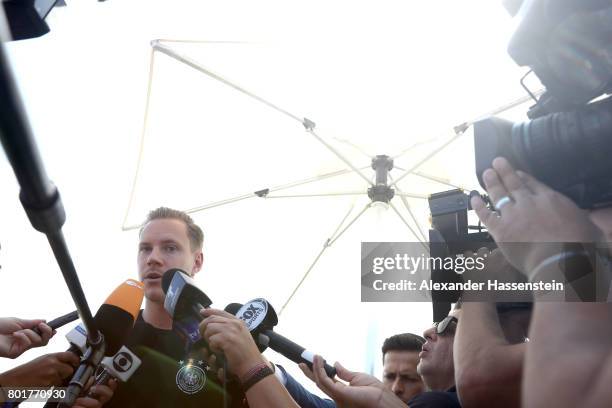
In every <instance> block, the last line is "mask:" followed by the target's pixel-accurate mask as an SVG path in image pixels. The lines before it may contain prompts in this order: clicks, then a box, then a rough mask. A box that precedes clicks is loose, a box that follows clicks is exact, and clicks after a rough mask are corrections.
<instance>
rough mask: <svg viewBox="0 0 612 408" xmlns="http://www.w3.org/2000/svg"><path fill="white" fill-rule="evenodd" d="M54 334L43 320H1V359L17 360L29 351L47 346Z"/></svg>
mask: <svg viewBox="0 0 612 408" xmlns="http://www.w3.org/2000/svg"><path fill="white" fill-rule="evenodd" d="M36 329H38V331H37V330H36ZM53 334H54V331H53V329H51V327H49V326H48V325H47V324H46V323H45V322H44V320H41V319H34V320H25V319H19V318H16V317H3V318H0V357H8V358H17V357H19V356H20V355H21V354H23V353H24V352H25V351H26V350H28V349H31V348H33V347H41V346H45V345H46V344H47V343H48V342H49V339H50V338H51V337H52V336H53Z"/></svg>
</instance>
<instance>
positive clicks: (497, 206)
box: [495, 196, 514, 212]
mask: <svg viewBox="0 0 612 408" xmlns="http://www.w3.org/2000/svg"><path fill="white" fill-rule="evenodd" d="M513 202H514V200H513V199H512V198H510V197H509V196H503V197H502V198H500V199H499V200H497V202H496V203H495V209H496V210H497V212H501V209H502V208H503V207H504V206H505V205H506V204H509V203H513Z"/></svg>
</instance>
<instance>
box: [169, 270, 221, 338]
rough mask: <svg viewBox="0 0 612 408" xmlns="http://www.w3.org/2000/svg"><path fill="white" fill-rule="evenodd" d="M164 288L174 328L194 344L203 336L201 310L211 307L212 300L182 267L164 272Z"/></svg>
mask: <svg viewBox="0 0 612 408" xmlns="http://www.w3.org/2000/svg"><path fill="white" fill-rule="evenodd" d="M162 290H163V291H164V293H165V294H166V299H165V301H164V309H166V311H167V312H168V314H170V316H171V317H172V329H173V330H175V331H176V332H177V333H178V334H179V335H181V337H183V338H184V340H185V341H187V342H188V346H192V345H193V344H195V343H196V342H198V340H200V338H201V336H200V327H199V326H200V322H201V321H202V320H203V319H204V318H203V317H202V315H201V314H200V310H202V309H206V308H208V307H210V305H211V304H212V301H211V300H210V298H209V297H208V296H206V294H205V293H204V292H202V291H201V290H200V289H199V288H198V287H197V286H196V284H195V281H194V280H193V279H192V278H191V277H190V276H189V275H187V273H186V272H185V271H182V270H181V269H176V268H175V269H169V270H168V271H166V273H164V275H163V276H162Z"/></svg>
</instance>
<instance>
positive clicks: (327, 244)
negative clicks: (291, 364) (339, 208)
mask: <svg viewBox="0 0 612 408" xmlns="http://www.w3.org/2000/svg"><path fill="white" fill-rule="evenodd" d="M371 206H372V203H367V204H366V206H365V207H364V208H363V210H361V211H360V212H359V214H357V215H356V216H355V218H353V219H352V220H351V222H349V223H348V225H347V226H346V227H345V228H344V229H343V230H342V231H340V232H339V233H338V230H340V228H342V225H344V223H345V222H346V219H347V218H348V217H349V215H350V214H351V212H353V208H354V207H355V204H353V205H352V206H351V208H350V209H349V210H348V212H347V213H346V215H345V216H344V218H342V221H341V222H340V224H338V227H337V228H336V230H335V231H334V233H333V234H332V236H331V237H330V238H327V240H325V243H324V244H323V248H322V249H321V251H320V252H319V254H318V255H317V257H316V258H315V260H314V261H313V262H312V264H311V265H310V267H309V268H308V270H307V271H306V273H304V276H302V279H300V281H299V282H298V284H297V286H296V287H295V288H294V289H293V291H292V292H291V294H290V295H289V297H288V298H287V300H286V301H285V303H284V304H283V306H282V307H281V309H280V312H278V314H279V316H280V315H281V314H282V313H283V311H284V310H285V308H286V307H287V305H288V304H289V302H291V299H293V296H294V295H295V294H296V292H297V291H298V289H299V288H300V287H301V286H302V284H303V283H304V281H305V280H306V278H307V277H308V275H309V274H310V271H312V269H313V268H314V267H315V265H316V264H317V262H318V261H319V259H320V258H321V256H322V255H323V253H324V252H325V250H326V249H327V248H329V247H330V246H332V244H333V243H334V242H336V241H337V240H338V238H340V236H342V234H344V233H345V232H346V230H348V229H349V228H350V227H351V225H353V224H354V223H355V221H357V220H358V219H359V217H361V216H362V215H363V213H364V212H366V210H367V209H368V208H370V207H371Z"/></svg>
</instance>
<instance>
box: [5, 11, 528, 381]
mask: <svg viewBox="0 0 612 408" xmlns="http://www.w3.org/2000/svg"><path fill="white" fill-rule="evenodd" d="M499 3H500V2H497V1H490V0H471V1H462V2H459V1H456V0H454V1H453V0H446V1H442V0H438V1H431V0H430V1H423V2H414V1H412V2H407V1H400V0H397V1H390V0H382V1H380V0H379V1H376V2H374V1H309V2H297V1H258V2H250V1H226V2H213V1H203V0H199V1H186V0H180V1H179V0H174V1H151V0H147V1H145V0H140V1H135V0H132V1H130V2H124V1H117V0H109V1H107V2H105V3H98V2H95V1H92V0H87V1H85V0H81V1H78V2H77V1H68V7H66V8H57V9H55V10H53V11H52V12H51V14H50V16H49V18H48V22H49V25H50V27H51V32H50V33H49V34H48V35H46V36H44V37H41V38H39V39H33V40H28V41H22V42H16V43H10V44H8V45H7V48H8V51H9V55H10V57H11V59H12V62H13V65H14V69H15V72H16V76H17V77H18V83H19V86H20V88H21V90H22V92H23V97H24V101H25V103H26V106H27V110H28V113H29V116H30V121H31V124H32V127H33V130H34V133H35V135H36V138H37V140H38V143H39V147H40V150H41V154H42V157H43V160H44V162H45V164H46V167H47V171H48V174H49V175H50V177H51V178H52V179H53V180H54V181H55V183H56V184H57V186H58V187H59V190H60V192H61V194H62V198H63V202H64V205H65V207H66V212H67V214H68V220H67V222H66V225H65V228H64V232H65V235H66V237H67V240H68V242H69V245H70V249H71V253H72V256H73V259H74V261H75V264H76V266H77V269H78V271H79V276H80V279H81V282H82V284H83V287H84V290H85V293H86V295H87V298H88V300H89V302H90V306H91V309H92V311H93V312H94V313H95V311H96V310H97V307H98V305H99V304H100V303H101V302H102V301H103V300H104V298H105V297H106V296H107V295H108V294H109V293H110V292H111V291H112V290H113V289H114V288H115V287H116V286H117V285H118V284H119V283H120V282H121V281H123V280H125V279H127V278H130V277H132V278H133V277H136V275H137V272H136V268H135V255H136V243H137V234H136V233H135V232H134V231H129V232H122V230H121V225H122V223H123V217H124V214H125V212H126V209H127V206H128V197H129V193H130V190H131V185H132V181H133V177H134V173H135V170H136V162H137V161H136V158H137V155H138V150H139V145H140V135H141V131H142V123H143V115H144V112H145V101H146V89H147V79H148V70H149V58H150V53H151V47H150V45H149V42H150V41H151V40H153V39H158V38H164V39H191V40H206V41H213V42H214V41H218V42H227V41H233V42H238V43H222V44H219V43H207V44H171V46H172V47H173V48H175V49H176V50H178V51H179V52H180V53H182V54H183V55H187V56H189V57H191V58H193V59H196V60H197V61H199V62H200V63H202V64H203V65H205V66H207V67H209V68H211V69H213V70H214V71H216V72H218V73H219V74H222V75H224V76H227V77H228V78H231V79H233V80H235V81H236V82H237V83H239V84H241V85H243V86H245V87H246V88H248V89H250V90H252V91H253V92H255V93H257V94H259V95H260V96H263V97H265V98H267V99H269V100H270V101H271V102H273V103H275V104H278V105H279V106H281V107H282V108H284V109H287V110H288V111H290V112H291V113H293V114H295V115H297V116H299V117H304V116H305V117H308V118H309V119H312V120H313V121H315V122H316V123H317V131H318V132H319V133H320V134H321V135H322V136H324V137H327V138H334V137H335V138H341V139H347V140H350V142H351V143H353V144H355V145H359V146H360V147H361V148H363V149H365V150H366V151H367V152H371V154H392V155H393V154H397V153H398V152H401V151H402V150H403V149H405V148H407V147H409V146H411V145H413V144H415V143H418V142H421V141H424V140H429V139H431V138H435V137H442V138H446V137H450V136H451V135H452V127H453V126H455V125H457V124H460V123H462V122H464V121H467V120H471V119H474V118H476V117H478V116H480V115H482V114H485V113H487V112H488V111H490V110H492V109H495V108H497V107H498V106H501V105H503V104H505V103H507V102H509V101H512V100H514V99H516V98H518V97H520V96H523V94H524V92H523V90H522V89H521V87H520V86H519V82H518V81H519V78H520V76H521V73H522V72H523V69H520V68H518V67H516V66H515V65H514V63H513V62H512V61H511V60H510V58H509V57H507V56H506V53H505V47H506V43H507V40H508V38H509V34H510V32H511V24H512V20H511V19H510V18H509V17H508V16H507V14H506V13H505V10H504V9H503V7H502V6H501V4H499ZM152 89H153V92H152V95H151V105H150V114H149V121H148V123H147V132H146V141H145V148H144V157H143V162H142V171H141V175H140V177H139V179H138V183H137V188H136V191H135V201H134V205H133V207H132V209H131V210H130V213H129V214H128V223H138V222H139V221H140V220H142V218H143V216H144V214H145V212H146V211H147V210H149V209H151V208H154V207H156V206H158V205H160V204H166V205H173V206H176V207H179V208H183V209H186V208H192V207H195V206H199V205H203V204H206V203H209V202H212V201H215V200H218V199H223V198H228V197H231V196H233V195H239V194H244V193H247V192H252V191H255V190H258V189H261V188H264V187H270V186H272V185H275V184H283V183H286V182H291V181H295V180H299V179H303V178H308V177H311V176H314V175H315V174H321V173H325V172H329V171H334V170H340V169H344V168H345V165H344V164H343V163H341V162H340V161H339V160H338V159H337V158H335V157H334V156H333V155H331V154H330V153H329V151H327V150H326V149H325V148H324V147H323V146H322V145H320V144H319V143H318V142H317V141H316V140H315V139H314V138H312V136H310V135H309V134H307V133H305V132H304V131H303V128H302V127H301V125H300V124H299V123H298V122H295V121H292V120H291V119H287V117H285V116H283V115H281V114H279V113H277V112H276V111H273V110H270V109H269V108H266V107H263V106H262V105H261V104H259V103H256V102H254V101H253V100H251V99H249V98H246V97H244V96H243V95H241V94H238V93H236V92H235V91H233V90H231V89H229V88H228V87H226V86H223V85H220V84H218V83H216V82H214V81H212V80H211V79H210V78H208V77H206V76H204V75H203V74H201V73H198V72H195V71H194V70H192V69H190V68H187V67H185V66H184V65H181V64H180V63H178V62H176V61H175V60H172V59H170V58H168V57H167V56H165V55H161V54H156V57H155V70H154V73H153V87H152ZM520 111H521V110H520V109H519V110H515V111H514V112H511V113H510V114H509V116H510V117H513V118H514V119H519V118H521V112H520ZM440 140H441V139H440ZM333 143H335V146H337V147H338V148H339V149H342V151H343V153H344V154H346V155H347V156H348V157H350V158H351V160H354V161H355V163H356V164H357V165H358V166H367V165H369V159H368V158H367V157H365V156H363V155H361V154H360V153H359V152H358V151H357V150H356V149H354V148H352V147H350V146H348V144H346V143H338V142H337V141H334V142H333ZM436 143H437V144H439V140H438V141H437V142H432V143H428V144H425V145H421V146H420V147H417V148H414V149H412V150H410V151H409V152H408V153H406V154H404V155H403V156H402V157H401V158H398V159H397V160H396V166H400V167H403V168H408V167H410V165H412V164H415V163H417V162H418V161H419V160H420V159H421V158H423V157H424V156H425V155H426V154H427V152H429V151H431V150H433V148H435V146H437V144H436ZM472 151H473V146H472V141H471V132H468V133H466V135H465V136H463V138H462V139H460V140H459V141H457V142H455V144H453V145H451V146H450V147H449V148H448V149H446V150H445V151H444V152H443V153H442V154H441V155H439V156H437V157H436V159H435V160H433V161H432V162H431V163H428V164H426V165H424V166H423V167H422V168H421V170H423V171H427V172H429V173H430V174H435V175H438V176H440V177H446V178H448V179H449V180H451V181H453V182H456V183H459V184H460V185H462V186H465V187H468V188H475V187H476V183H475V180H474V176H473V152H472ZM368 174H371V173H368ZM400 174H402V173H401V172H397V171H395V172H394V173H393V175H394V176H395V177H398V176H399V175H400ZM0 185H1V186H2V193H3V194H2V200H0V226H1V228H0V244H1V245H2V247H1V250H0V265H1V266H2V268H1V269H0V273H2V275H3V277H2V282H3V285H4V288H5V290H4V291H3V293H4V296H3V297H2V298H1V300H0V302H1V304H2V310H3V313H2V314H4V315H18V316H21V317H32V318H33V317H41V318H47V319H52V318H54V317H57V316H59V315H61V314H64V313H66V312H68V311H70V310H73V309H74V306H73V304H72V300H71V298H70V296H69V294H68V291H67V289H66V286H65V284H64V282H63V279H62V276H61V273H60V271H59V269H58V268H57V266H56V263H55V261H54V259H53V258H52V255H51V252H50V249H49V246H48V244H47V243H46V241H45V239H44V237H43V235H41V234H40V233H38V232H35V231H34V230H33V229H32V228H31V227H30V224H29V222H28V221H27V219H26V216H25V213H24V211H23V210H22V208H21V207H20V205H19V201H18V188H17V186H16V182H15V181H14V177H13V174H12V171H11V169H10V167H9V166H8V164H7V163H6V161H5V159H4V158H2V159H0ZM355 189H358V190H360V191H365V184H364V183H363V182H362V181H361V180H360V179H359V178H357V177H356V176H354V175H350V176H347V177H343V178H338V179H332V180H331V181H329V182H326V183H323V184H320V185H317V184H314V185H312V186H309V187H308V188H307V189H303V190H295V191H294V192H302V193H303V192H329V191H353V190H355ZM402 189H403V190H404V191H406V192H419V193H422V194H429V193H433V192H438V191H444V190H447V189H449V188H448V187H445V186H443V185H439V184H436V183H432V182H425V183H424V182H423V181H422V180H421V179H416V178H412V179H411V178H406V179H405V181H404V184H402ZM366 202H367V200H365V201H364V199H363V198H361V199H360V200H358V201H357V202H356V211H357V209H361V208H362V207H363V205H365V203H366ZM394 202H395V203H396V205H397V206H401V202H399V201H394ZM350 203H351V199H347V198H311V199H310V198H309V199H278V200H255V199H251V200H247V201H242V202H240V203H235V204H232V205H228V206H225V207H219V208H215V209H212V210H207V211H204V212H200V213H198V214H195V218H196V221H197V222H198V223H200V224H201V225H202V226H203V228H204V230H205V235H206V238H205V241H206V242H205V268H204V270H203V271H202V272H201V273H200V275H199V276H198V277H197V280H198V282H199V283H200V286H201V288H202V289H203V290H204V291H205V292H206V293H207V294H208V295H209V296H210V297H211V298H212V300H213V301H215V305H216V306H217V307H220V308H222V307H224V306H225V305H226V304H227V303H230V302H236V301H239V302H245V301H246V300H248V299H251V298H254V297H266V298H267V299H269V300H270V301H271V302H272V304H273V305H274V306H275V307H276V309H277V310H279V309H280V307H281V306H282V304H283V303H284V301H285V300H286V298H287V296H288V295H289V293H290V292H291V290H292V288H293V287H294V286H295V284H296V283H297V281H298V280H299V279H300V277H301V276H302V275H303V273H304V272H305V271H306V269H307V268H308V266H309V265H310V263H311V262H312V260H313V259H314V257H315V256H316V255H317V254H318V252H319V251H320V249H321V247H322V244H323V242H324V241H325V239H326V238H327V237H329V236H330V234H331V233H332V232H333V231H334V230H335V229H336V226H337V224H338V223H339V222H340V220H341V219H342V218H343V216H344V215H345V213H346V211H347V210H348V208H349V206H350ZM410 203H411V205H413V206H414V207H413V208H414V209H415V213H416V216H417V218H418V221H419V223H420V224H421V227H422V228H427V218H428V214H427V205H426V202H425V201H424V200H411V201H410ZM405 216H406V217H407V215H405ZM375 225H378V227H377V228H375V227H374V226H375ZM377 240H378V241H401V240H406V241H414V240H415V238H414V237H413V236H412V235H411V234H410V233H409V231H408V230H407V229H406V227H405V226H404V225H403V224H402V223H401V222H400V221H399V219H398V218H397V217H396V216H395V214H394V213H392V211H387V212H386V213H381V214H376V213H374V212H372V213H371V214H369V215H367V216H364V218H362V219H361V220H360V221H359V222H358V223H357V224H355V226H354V227H353V228H352V229H351V230H349V232H347V234H346V235H344V236H343V237H342V238H341V239H340V240H339V241H337V242H336V243H335V244H334V245H333V246H332V247H331V249H329V250H328V252H326V254H325V255H324V256H323V257H322V258H321V261H320V262H319V263H318V264H317V266H316V267H315V269H314V270H313V271H312V273H311V276H310V277H309V278H308V279H307V280H306V283H305V284H304V286H303V287H302V289H301V290H300V291H299V292H298V294H297V295H296V297H295V298H294V300H293V301H292V303H291V304H290V305H289V307H288V308H287V310H286V312H285V313H284V314H283V315H282V316H281V317H280V324H279V326H278V331H279V332H280V333H282V334H284V335H286V336H287V337H289V338H292V339H293V340H295V341H296V342H298V343H300V344H302V345H304V346H307V347H309V348H310V349H312V350H313V351H316V352H320V353H321V354H323V355H324V356H326V358H327V359H329V360H332V361H334V360H339V361H342V362H343V363H344V364H345V366H347V367H349V368H352V369H355V370H369V369H370V367H371V365H372V364H374V373H375V374H376V375H378V376H379V375H380V373H381V369H380V354H379V353H380V352H379V349H380V345H381V343H382V340H383V339H384V338H385V337H388V336H389V335H392V334H395V333H398V332H404V331H410V332H415V333H421V332H422V331H423V330H424V329H425V328H427V327H428V325H430V324H431V306H430V304H428V303H422V304H413V303H393V304H372V303H368V304H364V303H361V302H360V286H359V282H360V272H359V267H360V246H359V243H360V242H361V241H377ZM65 332H66V330H61V331H60V333H59V334H58V335H57V336H56V338H54V339H53V340H52V341H51V343H50V345H49V346H48V347H47V348H45V349H43V350H33V351H30V352H29V353H26V354H25V355H24V356H23V357H22V358H20V359H18V360H17V361H15V362H14V361H7V360H0V370H1V371H4V370H6V369H8V368H9V367H12V366H13V365H15V364H16V363H24V362H26V361H29V360H30V359H32V358H34V357H35V356H36V355H38V354H42V353H43V352H44V353H46V352H52V351H60V350H64V349H65V348H66V346H67V343H66V342H65V340H64V339H63V335H64V333H65ZM366 350H367V351H366ZM268 355H269V357H270V358H271V359H272V360H274V361H283V360H282V359H280V358H279V357H277V355H276V354H275V353H273V352H270V353H269V354H268ZM284 364H285V366H287V367H288V368H289V369H290V370H291V371H292V372H294V373H297V372H298V371H299V370H297V368H295V370H294V366H293V365H292V363H290V362H285V363H284ZM300 375H301V374H300ZM304 383H307V380H304Z"/></svg>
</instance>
